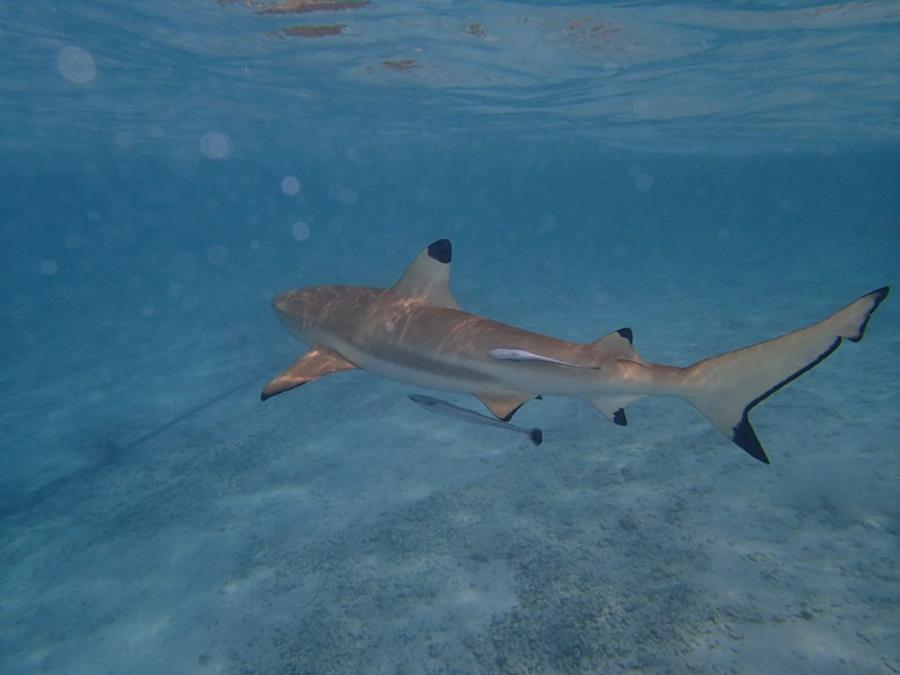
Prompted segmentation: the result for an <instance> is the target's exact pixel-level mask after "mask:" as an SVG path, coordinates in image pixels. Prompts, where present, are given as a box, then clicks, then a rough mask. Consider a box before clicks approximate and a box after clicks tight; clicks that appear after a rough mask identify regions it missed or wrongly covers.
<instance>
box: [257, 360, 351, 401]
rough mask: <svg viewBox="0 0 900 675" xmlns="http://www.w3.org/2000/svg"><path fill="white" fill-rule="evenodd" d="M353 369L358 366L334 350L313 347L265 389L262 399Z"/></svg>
mask: <svg viewBox="0 0 900 675" xmlns="http://www.w3.org/2000/svg"><path fill="white" fill-rule="evenodd" d="M353 368H356V366H354V365H353V364H352V363H350V362H349V361H348V360H347V359H345V358H344V357H343V356H341V355H340V354H338V353H337V352H336V351H334V350H333V349H328V347H313V348H312V349H310V350H309V351H308V352H306V353H305V354H304V355H303V356H301V357H300V358H299V359H297V360H296V361H294V362H293V363H292V364H291V365H290V366H288V368H287V370H283V371H282V372H280V373H279V374H278V375H276V376H275V377H274V378H273V379H272V381H271V382H269V384H267V385H266V388H265V389H263V391H262V395H261V396H260V398H261V399H262V400H263V401H265V400H266V399H267V398H272V397H273V396H276V395H277V394H281V393H284V392H286V391H288V390H289V389H293V388H294V387H299V386H301V385H304V384H308V383H309V382H312V381H313V380H317V379H319V378H320V377H322V376H323V375H330V374H331V373H340V372H342V371H344V370H352V369H353Z"/></svg>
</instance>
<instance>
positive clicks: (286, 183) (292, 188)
mask: <svg viewBox="0 0 900 675" xmlns="http://www.w3.org/2000/svg"><path fill="white" fill-rule="evenodd" d="M281 191H282V192H283V193H284V194H286V195H288V196H291V197H292V196H294V195H295V194H297V193H298V192H300V181H299V180H297V177H296V176H285V177H284V178H282V179H281Z"/></svg>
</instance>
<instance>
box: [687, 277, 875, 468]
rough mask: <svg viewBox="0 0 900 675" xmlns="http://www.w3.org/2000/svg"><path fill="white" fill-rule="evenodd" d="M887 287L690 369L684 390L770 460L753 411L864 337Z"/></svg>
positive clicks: (711, 418)
mask: <svg viewBox="0 0 900 675" xmlns="http://www.w3.org/2000/svg"><path fill="white" fill-rule="evenodd" d="M888 290H889V289H888V288H887V287H885V288H879V289H878V290H875V291H872V292H871V293H869V294H867V295H864V296H863V297H861V298H860V299H859V300H856V301H855V302H851V303H850V304H849V305H847V306H846V307H844V308H843V309H842V310H840V311H838V312H836V313H834V314H832V315H831V316H830V317H828V318H827V319H825V320H824V321H820V322H819V323H817V324H813V325H812V326H809V327H807V328H803V329H801V330H798V331H794V332H793V333H788V334H787V335H782V336H781V337H778V338H775V339H773V340H767V341H765V342H760V343H759V344H755V345H753V346H751V347H745V348H744V349H739V350H737V351H734V352H728V353H727V354H720V355H719V356H714V357H712V358H711V359H706V360H705V361H700V362H699V363H696V364H694V365H693V366H691V367H690V368H686V369H685V373H684V379H683V382H684V387H685V389H684V391H683V393H682V394H681V395H682V396H684V398H686V399H687V400H688V401H690V402H691V403H693V404H694V406H696V407H697V409H698V410H700V412H702V413H703V415H704V416H705V417H706V418H707V419H708V420H709V421H710V422H712V423H713V424H714V425H715V426H716V428H717V429H719V430H720V431H721V432H722V433H724V434H725V435H726V436H728V437H729V438H730V439H731V440H732V441H734V442H735V443H736V444H737V445H739V446H740V447H741V448H743V449H744V450H745V451H747V452H748V453H749V454H750V455H752V456H753V457H755V458H756V459H758V460H759V461H761V462H765V463H766V464H768V463H769V458H768V456H767V455H766V452H765V450H763V447H762V445H761V444H760V442H759V439H758V438H757V437H756V432H754V431H753V427H752V426H751V425H750V419H749V417H748V415H749V413H750V411H751V410H752V409H753V407H754V406H756V405H758V404H759V403H761V402H762V401H764V400H765V399H767V398H768V397H769V396H771V395H772V394H774V393H775V392H776V391H778V390H779V389H781V388H782V387H783V386H785V385H786V384H788V383H790V382H793V381H794V380H795V379H797V378H798V377H800V376H801V375H802V374H803V373H805V372H806V371H808V370H810V369H811V368H813V367H815V366H817V365H818V364H819V363H821V362H822V361H824V360H825V358H827V357H828V356H829V355H830V354H832V353H833V352H834V351H835V350H836V349H837V348H838V347H839V346H840V344H841V341H842V340H843V339H844V338H846V339H848V340H850V341H852V342H859V341H860V340H861V339H862V337H863V333H864V332H865V330H866V325H867V324H868V323H869V318H870V317H871V316H872V312H874V311H875V309H876V308H877V307H878V305H879V304H881V301H882V300H884V299H885V298H886V297H887V294H888Z"/></svg>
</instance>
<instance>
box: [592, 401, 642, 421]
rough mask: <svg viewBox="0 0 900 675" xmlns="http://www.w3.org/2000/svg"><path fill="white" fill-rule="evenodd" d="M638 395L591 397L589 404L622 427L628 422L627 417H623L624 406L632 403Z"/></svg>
mask: <svg viewBox="0 0 900 675" xmlns="http://www.w3.org/2000/svg"><path fill="white" fill-rule="evenodd" d="M639 398H641V397H640V396H624V395H623V396H601V397H597V398H592V399H591V405H593V406H594V407H595V408H596V409H597V410H599V411H600V412H602V413H603V414H604V415H605V416H606V417H607V418H608V419H609V421H610V422H614V423H615V424H618V425H619V426H620V427H624V426H625V425H626V424H628V418H627V417H625V406H626V405H628V404H629V403H634V402H635V401H637V400H638V399H639Z"/></svg>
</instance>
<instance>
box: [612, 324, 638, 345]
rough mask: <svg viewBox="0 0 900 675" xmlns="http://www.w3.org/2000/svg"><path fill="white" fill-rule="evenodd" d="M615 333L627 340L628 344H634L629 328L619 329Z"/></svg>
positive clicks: (632, 334)
mask: <svg viewBox="0 0 900 675" xmlns="http://www.w3.org/2000/svg"><path fill="white" fill-rule="evenodd" d="M616 332H617V333H618V334H619V335H621V336H622V337H623V338H625V339H626V340H628V344H634V333H633V332H632V331H631V329H630V328H620V329H619V330H617V331H616Z"/></svg>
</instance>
